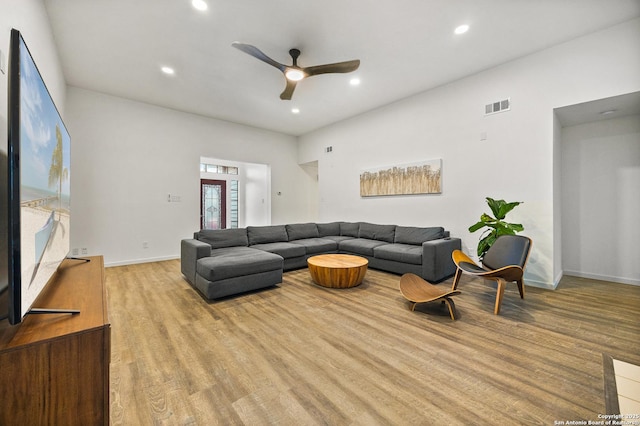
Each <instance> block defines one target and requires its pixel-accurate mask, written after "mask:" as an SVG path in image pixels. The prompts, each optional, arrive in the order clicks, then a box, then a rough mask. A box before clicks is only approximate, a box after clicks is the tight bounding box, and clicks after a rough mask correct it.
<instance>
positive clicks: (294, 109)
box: [291, 108, 300, 114]
mask: <svg viewBox="0 0 640 426" xmlns="http://www.w3.org/2000/svg"><path fill="white" fill-rule="evenodd" d="M291 112H292V113H294V114H300V109H299V108H291Z"/></svg>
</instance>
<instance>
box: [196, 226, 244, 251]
mask: <svg viewBox="0 0 640 426" xmlns="http://www.w3.org/2000/svg"><path fill="white" fill-rule="evenodd" d="M196 239H197V240H199V241H202V242H203V243H207V244H209V245H210V246H211V248H214V249H217V248H224V247H238V246H244V247H246V246H248V245H249V239H248V238H247V230H246V229H244V228H240V229H203V230H201V231H198V232H196Z"/></svg>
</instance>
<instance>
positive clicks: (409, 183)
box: [360, 158, 442, 197]
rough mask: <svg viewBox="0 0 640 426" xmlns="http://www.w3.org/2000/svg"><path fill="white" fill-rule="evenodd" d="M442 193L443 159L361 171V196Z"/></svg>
mask: <svg viewBox="0 0 640 426" xmlns="http://www.w3.org/2000/svg"><path fill="white" fill-rule="evenodd" d="M440 193H442V159H441V158H438V159H435V160H426V161H421V162H418V163H410V164H400V165H396V166H386V167H379V168H376V169H369V170H365V171H363V172H361V173H360V196H361V197H376V196H381V195H414V194H440Z"/></svg>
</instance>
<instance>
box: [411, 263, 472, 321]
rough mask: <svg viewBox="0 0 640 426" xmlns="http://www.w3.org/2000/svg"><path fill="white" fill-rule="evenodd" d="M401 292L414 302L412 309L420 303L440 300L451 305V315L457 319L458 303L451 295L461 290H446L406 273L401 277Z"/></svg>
mask: <svg viewBox="0 0 640 426" xmlns="http://www.w3.org/2000/svg"><path fill="white" fill-rule="evenodd" d="M400 293H402V295H403V296H404V298H405V299H407V300H409V301H410V302H413V304H412V305H411V310H412V311H413V310H414V309H415V307H416V305H417V304H418V303H425V302H433V301H436V300H440V301H442V303H446V304H447V306H448V307H449V315H451V319H452V320H455V319H456V305H455V304H454V303H453V300H451V299H450V297H449V296H453V295H455V294H460V290H455V289H452V290H445V289H442V288H439V287H436V286H435V285H433V284H431V283H430V282H427V281H425V280H423V279H422V278H420V277H419V276H417V275H415V274H404V275H403V276H402V277H400Z"/></svg>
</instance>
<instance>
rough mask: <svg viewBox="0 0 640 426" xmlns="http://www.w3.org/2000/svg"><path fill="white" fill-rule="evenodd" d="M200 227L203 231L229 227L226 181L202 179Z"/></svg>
mask: <svg viewBox="0 0 640 426" xmlns="http://www.w3.org/2000/svg"><path fill="white" fill-rule="evenodd" d="M200 227H201V229H225V228H226V227H227V182H226V181H224V180H213V179H200Z"/></svg>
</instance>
